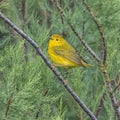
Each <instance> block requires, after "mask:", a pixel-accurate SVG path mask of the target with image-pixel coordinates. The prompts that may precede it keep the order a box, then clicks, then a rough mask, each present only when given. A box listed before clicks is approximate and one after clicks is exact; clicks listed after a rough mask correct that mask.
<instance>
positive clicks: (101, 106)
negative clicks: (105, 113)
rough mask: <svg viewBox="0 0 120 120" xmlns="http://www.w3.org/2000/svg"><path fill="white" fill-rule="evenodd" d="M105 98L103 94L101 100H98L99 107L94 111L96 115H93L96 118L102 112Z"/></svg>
mask: <svg viewBox="0 0 120 120" xmlns="http://www.w3.org/2000/svg"><path fill="white" fill-rule="evenodd" d="M105 96H106V94H105V93H103V96H102V98H101V100H100V104H99V106H98V109H97V110H96V115H95V116H96V117H97V118H98V116H99V115H100V113H101V112H102V110H103V107H104V100H105Z"/></svg>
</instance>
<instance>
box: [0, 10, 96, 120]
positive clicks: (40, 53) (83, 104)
mask: <svg viewBox="0 0 120 120" xmlns="http://www.w3.org/2000/svg"><path fill="white" fill-rule="evenodd" d="M0 18H1V19H2V20H4V21H5V22H6V23H7V24H8V25H9V26H11V27H12V28H13V29H14V30H15V31H16V32H17V33H18V34H20V35H21V36H22V37H23V38H24V39H25V40H27V41H28V42H29V43H30V44H31V45H32V46H33V47H34V48H35V50H36V51H37V52H38V54H39V55H40V56H41V58H42V59H43V60H44V62H45V63H46V64H47V66H48V67H49V68H50V70H51V71H52V72H53V73H54V74H55V75H56V77H57V78H58V80H59V81H60V82H61V83H62V84H63V86H64V87H65V89H66V90H67V91H68V92H69V93H70V94H71V95H72V97H73V98H74V100H75V101H76V102H77V103H78V104H79V106H80V107H81V108H82V109H83V110H84V111H85V112H86V113H87V115H89V117H90V118H91V119H92V120H97V118H96V117H95V115H94V114H93V113H92V112H91V111H90V109H89V108H88V107H87V106H86V105H85V103H84V102H83V101H82V100H81V99H80V98H79V97H78V95H77V94H76V93H75V92H74V91H73V89H72V88H71V87H70V86H69V85H68V84H66V82H65V80H64V78H63V76H62V75H61V74H60V73H59V71H58V70H56V69H55V68H54V67H53V66H52V65H51V63H50V61H49V60H48V59H47V57H46V56H45V55H44V53H43V51H42V50H41V48H40V47H39V46H38V45H37V43H36V42H35V41H34V40H33V39H32V38H31V37H29V36H27V35H26V34H25V33H24V32H23V31H22V30H21V29H19V28H18V27H17V26H16V25H15V24H14V23H12V22H11V21H10V20H9V19H8V18H7V17H6V16H5V15H3V14H2V13H1V12H0Z"/></svg>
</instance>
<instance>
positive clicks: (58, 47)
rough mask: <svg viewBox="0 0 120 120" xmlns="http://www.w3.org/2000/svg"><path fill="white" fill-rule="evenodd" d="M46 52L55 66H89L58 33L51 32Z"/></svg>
mask: <svg viewBox="0 0 120 120" xmlns="http://www.w3.org/2000/svg"><path fill="white" fill-rule="evenodd" d="M48 54H49V56H50V59H51V60H52V61H53V62H54V65H55V66H58V67H64V68H74V67H85V68H86V67H89V66H90V64H88V63H87V62H86V61H85V60H84V59H83V58H82V57H81V56H80V54H79V53H78V52H77V51H76V50H75V48H74V47H72V45H70V44H69V43H68V42H67V40H65V39H64V38H63V37H62V36H61V35H59V34H53V35H52V36H51V38H50V40H49V44H48Z"/></svg>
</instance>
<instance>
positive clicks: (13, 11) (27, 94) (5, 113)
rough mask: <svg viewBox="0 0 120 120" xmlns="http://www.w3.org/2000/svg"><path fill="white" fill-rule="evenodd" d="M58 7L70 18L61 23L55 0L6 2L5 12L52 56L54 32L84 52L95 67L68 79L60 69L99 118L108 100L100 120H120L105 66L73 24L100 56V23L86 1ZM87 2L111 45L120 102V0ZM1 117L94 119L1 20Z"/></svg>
mask: <svg viewBox="0 0 120 120" xmlns="http://www.w3.org/2000/svg"><path fill="white" fill-rule="evenodd" d="M58 2H59V3H60V5H61V8H62V9H63V10H64V12H65V14H66V17H65V18H64V19H62V18H61V15H60V12H59V11H58V9H57V7H56V6H55V4H54V0H19V1H18V0H1V1H0V11H1V12H3V13H4V14H5V15H6V16H7V17H8V18H10V19H11V21H12V22H13V23H15V24H16V25H17V26H18V27H19V28H21V29H22V30H23V31H24V32H25V33H26V34H28V35H29V36H30V37H31V38H33V39H34V40H36V42H37V43H38V44H39V46H40V47H41V49H42V50H43V51H44V53H45V54H46V55H47V56H48V53H47V46H48V41H49V38H50V36H51V35H52V34H54V33H58V34H61V35H63V36H64V37H65V38H66V39H67V40H68V41H69V43H71V44H72V45H73V46H74V47H75V48H76V49H77V50H78V51H80V54H81V55H82V56H83V57H84V58H85V59H86V60H87V61H88V63H90V64H91V65H93V67H91V68H87V69H86V68H81V67H80V68H74V69H71V70H70V72H69V73H68V74H69V75H66V74H67V71H66V69H62V68H58V69H59V70H60V72H61V73H62V75H63V76H64V77H65V78H66V79H68V84H70V86H72V88H73V89H74V91H75V92H76V93H77V94H78V96H80V98H81V99H82V100H83V101H84V102H85V104H86V105H87V106H88V107H89V108H90V109H91V111H92V112H93V113H94V114H95V115H96V114H97V111H98V109H99V105H100V101H101V99H102V104H103V106H102V107H101V108H102V109H101V111H100V112H98V119H99V120H114V119H115V118H116V116H115V113H114V109H113V106H112V103H111V100H110V98H109V95H108V92H107V90H106V86H105V82H104V77H103V74H102V73H101V70H100V68H99V65H98V63H97V62H96V61H95V59H94V58H93V57H92V56H91V55H90V54H89V53H88V52H87V51H85V49H84V47H83V46H82V44H81V42H80V41H79V40H78V38H77V37H76V35H75V34H74V33H73V31H72V30H71V28H70V27H69V24H68V21H69V22H70V23H71V24H72V25H73V26H74V28H75V29H76V31H77V32H78V33H79V34H80V35H81V36H82V37H83V38H84V40H85V41H86V42H87V43H88V44H89V45H90V47H91V48H92V49H93V51H94V52H95V53H96V54H97V55H98V56H100V49H101V46H100V45H101V37H100V34H99V31H98V29H97V27H96V25H95V23H94V20H93V18H92V17H91V16H90V14H89V12H88V11H87V10H86V7H85V6H84V4H83V2H82V1H79V0H65V1H62V0H58ZM87 2H88V5H89V6H90V8H91V10H92V11H93V12H94V13H95V15H96V18H97V20H98V22H99V23H100V25H101V26H102V27H103V32H104V34H105V37H106V41H107V60H106V66H107V70H108V73H109V76H110V79H111V84H112V87H113V90H115V91H114V92H115V95H116V96H117V97H118V100H120V92H119V88H120V87H119V86H118V85H119V84H120V75H119V73H120V54H119V51H120V26H119V24H120V14H119V10H120V1H119V0H114V1H111V0H109V1H106V0H103V1H94V0H91V1H87ZM48 58H49V56H48ZM116 86H118V88H117V89H116ZM103 96H105V97H103ZM0 116H1V117H0V118H1V119H6V120H26V119H27V120H34V119H38V120H88V119H90V118H89V116H87V114H86V113H85V112H84V111H83V110H82V109H81V108H80V107H79V106H78V104H77V103H76V102H75V101H74V100H73V98H72V97H71V96H70V95H69V94H68V92H67V91H66V90H65V89H64V87H63V86H62V85H61V83H59V82H58V81H57V78H56V77H55V76H54V75H53V73H52V72H51V71H50V69H49V68H48V67H47V65H46V64H45V63H44V61H43V60H42V59H41V58H40V57H39V56H38V54H37V52H36V51H35V50H34V49H33V48H32V46H31V45H30V44H28V43H27V42H26V41H25V40H24V39H23V38H22V37H21V36H19V35H18V34H17V33H16V32H15V31H14V30H13V29H11V28H10V27H9V26H8V25H6V24H5V23H4V22H3V21H2V20H1V19H0Z"/></svg>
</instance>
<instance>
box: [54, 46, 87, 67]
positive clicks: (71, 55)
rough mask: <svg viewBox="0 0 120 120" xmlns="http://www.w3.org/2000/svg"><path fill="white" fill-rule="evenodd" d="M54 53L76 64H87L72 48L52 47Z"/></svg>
mask: <svg viewBox="0 0 120 120" xmlns="http://www.w3.org/2000/svg"><path fill="white" fill-rule="evenodd" d="M53 50H54V52H55V54H57V55H59V56H61V57H64V58H66V59H68V60H70V61H72V62H74V63H76V64H78V65H81V66H85V65H84V63H86V64H87V62H86V61H85V60H84V59H83V58H82V57H81V56H80V55H79V54H78V53H77V52H76V51H75V50H74V49H72V50H68V49H66V48H63V47H54V48H53Z"/></svg>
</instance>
